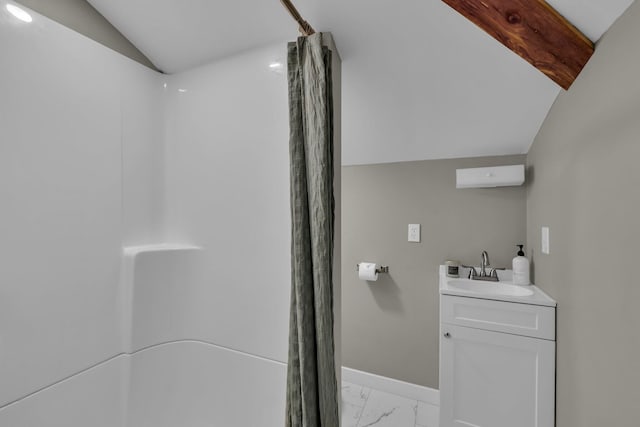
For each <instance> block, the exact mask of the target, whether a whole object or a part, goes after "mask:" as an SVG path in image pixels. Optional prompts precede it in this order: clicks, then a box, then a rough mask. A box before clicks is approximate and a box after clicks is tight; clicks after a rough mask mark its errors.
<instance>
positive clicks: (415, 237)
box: [408, 224, 420, 243]
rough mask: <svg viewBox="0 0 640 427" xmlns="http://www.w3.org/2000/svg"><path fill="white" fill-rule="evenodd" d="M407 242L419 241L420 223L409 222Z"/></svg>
mask: <svg viewBox="0 0 640 427" xmlns="http://www.w3.org/2000/svg"><path fill="white" fill-rule="evenodd" d="M408 240H409V242H415V243H419V242H420V224H409V236H408Z"/></svg>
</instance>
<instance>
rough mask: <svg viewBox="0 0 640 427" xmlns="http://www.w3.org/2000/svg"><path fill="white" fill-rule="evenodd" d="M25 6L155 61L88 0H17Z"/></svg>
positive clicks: (115, 47)
mask: <svg viewBox="0 0 640 427" xmlns="http://www.w3.org/2000/svg"><path fill="white" fill-rule="evenodd" d="M18 2H19V3H21V4H23V5H25V6H26V7H28V8H30V9H32V10H34V11H36V12H38V13H39V14H41V15H44V16H46V17H47V18H49V19H52V20H54V21H56V22H58V23H60V24H62V25H64V26H66V27H68V28H71V29H72V30H74V31H77V32H78V33H80V34H83V35H85V36H87V37H89V38H90V39H93V40H95V41H97V42H98V43H101V44H103V45H105V46H107V47H109V48H111V49H113V50H115V51H116V52H120V53H121V54H123V55H124V56H128V57H129V58H131V59H133V60H134V61H137V62H139V63H141V64H143V65H146V66H147V67H149V68H152V69H154V70H155V69H156V68H155V67H154V65H153V64H152V63H151V61H149V60H148V59H147V57H146V56H144V54H142V52H140V51H139V50H138V49H137V48H136V47H135V46H134V45H132V44H131V42H129V40H127V39H126V38H125V37H124V36H123V35H122V34H121V33H120V31H118V30H117V29H116V28H115V27H114V26H113V25H111V24H110V23H109V21H107V20H106V19H105V18H104V17H103V16H102V15H100V13H99V12H98V11H97V10H95V9H94V8H93V6H91V5H90V4H89V3H87V2H86V1H85V0H18Z"/></svg>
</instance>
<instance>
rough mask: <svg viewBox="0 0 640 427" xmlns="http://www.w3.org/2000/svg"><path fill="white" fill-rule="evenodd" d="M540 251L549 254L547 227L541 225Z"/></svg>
mask: <svg viewBox="0 0 640 427" xmlns="http://www.w3.org/2000/svg"><path fill="white" fill-rule="evenodd" d="M541 251H542V253H543V254H545V255H549V253H550V251H549V227H542V248H541Z"/></svg>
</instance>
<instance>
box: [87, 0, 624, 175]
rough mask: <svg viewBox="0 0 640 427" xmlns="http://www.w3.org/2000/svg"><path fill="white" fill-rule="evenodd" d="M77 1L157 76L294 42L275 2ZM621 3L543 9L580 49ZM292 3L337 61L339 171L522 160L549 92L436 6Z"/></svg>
mask: <svg viewBox="0 0 640 427" xmlns="http://www.w3.org/2000/svg"><path fill="white" fill-rule="evenodd" d="M88 1H89V3H91V4H92V5H93V6H94V7H95V8H96V9H98V11H100V13H102V14H103V15H104V16H105V17H106V18H107V19H108V20H109V21H110V22H111V23H112V24H113V25H114V26H115V27H116V28H118V29H119V30H120V31H121V32H122V33H123V34H124V35H125V36H126V37H127V38H129V40H131V42H132V43H133V44H135V45H136V47H138V49H140V50H141V51H142V52H143V53H144V54H145V55H147V57H148V58H149V59H150V60H151V61H152V62H153V63H154V64H155V65H156V66H157V67H158V68H159V69H161V70H163V71H164V72H167V73H175V72H179V71H183V70H186V69H189V68H192V67H194V66H197V65H200V64H204V63H207V62H210V61H214V60H217V59H220V58H223V57H225V56H228V55H231V54H234V53H237V52H241V51H244V50H248V49H251V48H255V47H259V46H264V45H267V44H270V43H275V42H282V41H286V40H289V39H294V38H295V37H296V36H297V26H296V24H295V23H294V22H293V21H292V20H291V18H290V17H289V16H288V15H287V12H286V11H285V10H284V8H283V7H282V6H281V5H280V2H279V0H215V1H210V0H180V1H176V0H88ZM632 2H633V0H552V1H549V3H550V4H551V6H553V7H554V8H555V9H556V10H557V11H558V12H560V13H561V14H562V15H563V16H565V17H566V18H567V19H568V20H569V21H570V22H572V23H573V24H574V25H575V26H576V27H577V28H578V29H579V30H581V31H582V32H583V33H584V34H585V35H586V36H587V37H589V38H590V39H591V40H592V41H597V40H599V39H600V37H601V36H602V35H603V33H604V32H605V31H606V30H607V29H608V28H609V27H610V26H611V25H612V24H613V22H614V21H615V20H616V19H617V18H618V17H619V16H620V15H621V14H622V13H623V12H624V11H625V10H626V8H627V7H628V6H629V5H630V4H631V3H632ZM294 3H295V4H296V6H297V7H298V9H299V10H300V12H301V13H302V15H303V16H304V17H305V19H307V20H308V21H309V22H310V23H311V24H312V25H313V26H314V28H315V29H316V30H317V31H330V32H332V33H333V35H334V38H335V40H336V44H337V46H338V49H339V51H340V55H341V57H342V60H343V160H344V163H345V164H362V163H382V162H392V161H406V160H422V159H433V158H452V157H466V156H482V155H497V154H520V153H526V152H527V151H528V149H529V146H530V145H531V142H532V141H533V139H534V137H535V135H536V134H537V132H538V129H539V127H540V125H541V123H542V121H543V120H544V118H545V117H546V115H547V113H548V111H549V109H550V107H551V105H552V103H553V102H554V100H555V98H556V96H557V95H558V93H559V91H560V90H561V89H560V88H559V87H558V86H557V85H556V84H555V83H553V82H552V81H551V80H549V79H548V78H547V77H545V76H544V75H543V74H542V73H540V72H539V71H538V70H536V69H535V68H533V67H532V66H531V65H530V64H528V63H527V62H525V61H524V60H523V59H521V58H520V57H518V56H516V55H515V54H514V53H513V52H511V51H509V50H508V49H507V48H505V47H504V46H502V45H501V44H499V43H498V42H497V41H496V40H494V39H493V38H491V37H490V36H489V35H487V34H486V33H485V32H483V31H482V30H481V29H479V28H477V27H476V26H475V25H474V24H472V23H471V22H469V21H468V20H466V19H465V18H464V17H462V16H461V15H459V14H458V13H457V12H456V11H454V10H453V9H451V8H450V7H449V6H447V5H446V4H444V3H443V2H442V1H440V0H403V1H401V2H397V1H390V0H386V1H382V0H373V1H372V0H295V1H294ZM283 50H284V45H283Z"/></svg>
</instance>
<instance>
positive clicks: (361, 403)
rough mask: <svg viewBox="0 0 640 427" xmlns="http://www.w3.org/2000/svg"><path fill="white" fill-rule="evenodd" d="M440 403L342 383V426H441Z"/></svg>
mask: <svg viewBox="0 0 640 427" xmlns="http://www.w3.org/2000/svg"><path fill="white" fill-rule="evenodd" d="M438 418H439V408H438V407H437V406H434V405H431V404H428V403H425V402H421V401H419V400H411V399H408V398H406V397H402V396H397V395H395V394H390V393H385V392H383V391H380V390H375V389H371V388H367V387H364V386H361V385H358V384H351V383H348V382H343V383H342V422H341V424H342V427H369V426H375V427H438Z"/></svg>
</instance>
